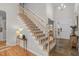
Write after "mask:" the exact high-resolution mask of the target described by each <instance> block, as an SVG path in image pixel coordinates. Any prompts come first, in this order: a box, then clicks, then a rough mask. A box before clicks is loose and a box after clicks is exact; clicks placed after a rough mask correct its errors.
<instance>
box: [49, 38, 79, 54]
mask: <svg viewBox="0 0 79 59" xmlns="http://www.w3.org/2000/svg"><path fill="white" fill-rule="evenodd" d="M50 56H79V53H78V51H77V49H76V48H71V47H70V41H69V40H67V39H58V40H57V44H56V47H55V48H54V49H53V50H52V51H51V52H50Z"/></svg>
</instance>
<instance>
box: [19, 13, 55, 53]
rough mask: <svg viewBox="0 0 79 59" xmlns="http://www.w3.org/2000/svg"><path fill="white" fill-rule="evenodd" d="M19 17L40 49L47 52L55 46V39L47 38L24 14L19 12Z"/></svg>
mask: <svg viewBox="0 0 79 59" xmlns="http://www.w3.org/2000/svg"><path fill="white" fill-rule="evenodd" d="M19 17H20V18H21V20H22V21H23V22H24V24H25V25H26V26H27V27H28V29H29V30H30V31H31V33H32V36H33V37H35V38H36V41H38V44H39V46H40V47H41V49H42V50H43V51H45V52H47V53H49V51H50V50H51V49H52V48H53V47H54V46H55V44H56V42H55V41H56V40H48V37H46V35H45V34H44V33H43V31H42V30H41V29H40V28H39V27H38V26H37V25H36V24H35V23H34V22H33V21H32V20H31V19H30V18H29V17H28V16H27V15H26V14H24V13H21V12H20V13H19ZM49 47H50V50H49Z"/></svg>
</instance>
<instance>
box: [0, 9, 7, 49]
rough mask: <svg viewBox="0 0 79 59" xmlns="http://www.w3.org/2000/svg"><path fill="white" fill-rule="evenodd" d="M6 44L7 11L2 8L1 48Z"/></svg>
mask: <svg viewBox="0 0 79 59" xmlns="http://www.w3.org/2000/svg"><path fill="white" fill-rule="evenodd" d="M3 46H6V12H5V11H2V10H0V48H1V47H3Z"/></svg>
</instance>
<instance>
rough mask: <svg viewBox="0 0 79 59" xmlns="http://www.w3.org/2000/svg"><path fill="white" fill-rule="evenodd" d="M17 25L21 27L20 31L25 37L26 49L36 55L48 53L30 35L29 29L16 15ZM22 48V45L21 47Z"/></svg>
mask: <svg viewBox="0 0 79 59" xmlns="http://www.w3.org/2000/svg"><path fill="white" fill-rule="evenodd" d="M16 23H17V25H16V26H17V27H20V28H23V31H22V33H23V34H24V35H25V36H26V38H27V49H28V50H29V51H30V52H32V53H33V54H35V55H38V56H46V55H48V53H47V51H44V50H43V49H42V46H40V45H39V42H38V41H37V39H36V38H35V37H34V36H33V35H32V33H31V31H30V30H29V29H28V27H27V26H26V24H25V23H24V22H23V21H22V19H21V18H20V17H19V16H18V17H17V22H16ZM22 47H23V46H22ZM23 48H24V47H23Z"/></svg>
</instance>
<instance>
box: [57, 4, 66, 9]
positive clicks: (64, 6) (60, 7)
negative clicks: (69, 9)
mask: <svg viewBox="0 0 79 59" xmlns="http://www.w3.org/2000/svg"><path fill="white" fill-rule="evenodd" d="M64 8H66V5H64V4H63V3H62V4H61V5H60V6H58V9H59V10H63V9H64Z"/></svg>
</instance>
